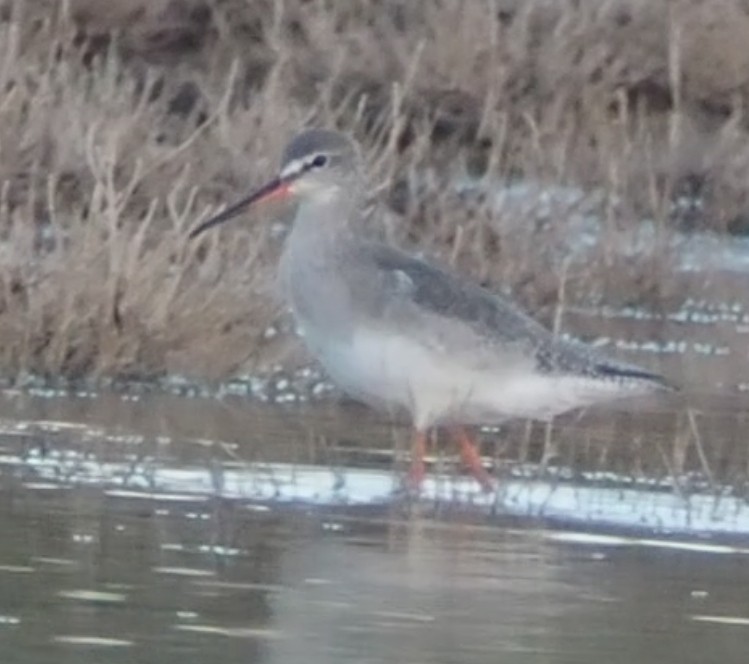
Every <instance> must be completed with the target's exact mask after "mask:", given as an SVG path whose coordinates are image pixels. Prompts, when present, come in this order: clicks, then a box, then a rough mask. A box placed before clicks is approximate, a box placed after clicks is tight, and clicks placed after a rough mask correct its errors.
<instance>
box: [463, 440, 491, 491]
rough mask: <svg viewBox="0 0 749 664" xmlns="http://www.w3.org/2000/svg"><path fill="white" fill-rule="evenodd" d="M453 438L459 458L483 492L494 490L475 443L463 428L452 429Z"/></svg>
mask: <svg viewBox="0 0 749 664" xmlns="http://www.w3.org/2000/svg"><path fill="white" fill-rule="evenodd" d="M453 436H455V439H456V440H457V441H458V446H459V448H460V458H461V459H462V461H463V463H464V464H465V466H466V467H467V468H468V470H469V471H470V472H471V475H473V476H474V477H475V478H476V480H477V481H478V483H479V484H480V485H481V488H482V489H483V490H484V491H493V490H494V481H493V480H492V477H491V475H489V473H488V472H487V471H486V468H484V466H483V464H482V463H481V456H480V455H479V452H478V449H476V442H475V441H474V440H473V438H471V436H470V435H469V434H468V432H467V431H466V430H465V429H464V428H463V427H456V428H455V429H453Z"/></svg>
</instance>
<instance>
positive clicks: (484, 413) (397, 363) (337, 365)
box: [308, 331, 627, 429]
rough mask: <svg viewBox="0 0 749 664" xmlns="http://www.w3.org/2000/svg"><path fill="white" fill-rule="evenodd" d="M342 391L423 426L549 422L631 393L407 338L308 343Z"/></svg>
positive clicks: (373, 336)
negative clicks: (480, 361)
mask: <svg viewBox="0 0 749 664" xmlns="http://www.w3.org/2000/svg"><path fill="white" fill-rule="evenodd" d="M308 342H309V343H310V346H311V348H312V350H313V351H314V352H315V354H316V355H318V357H319V359H320V360H321V361H322V363H323V364H324V366H325V368H326V369H327V371H328V372H329V374H330V375H331V377H332V378H333V380H334V381H335V382H336V383H337V385H338V386H339V387H340V388H342V389H343V390H345V391H346V392H348V393H349V394H351V396H354V397H356V398H359V399H361V400H363V401H365V402H367V403H370V404H371V405H374V406H376V407H380V408H387V409H393V410H395V409H405V410H406V411H408V412H409V413H410V414H411V416H412V418H413V421H414V425H415V426H416V427H417V428H420V429H424V428H428V427H431V426H436V425H447V424H496V423H499V422H501V421H503V420H506V419H510V418H515V417H520V418H531V419H547V418H549V417H552V416H553V415H556V414H558V413H561V412H564V411H567V410H570V409H573V408H578V407H581V406H585V405H589V404H591V403H594V402H596V401H600V400H603V399H607V398H612V397H614V396H619V395H622V394H624V393H625V392H627V390H626V389H623V388H622V387H621V386H620V385H617V384H616V383H614V382H613V381H602V380H593V379H590V378H585V377H553V376H546V375H543V374H539V373H536V372H535V371H534V370H533V366H532V363H531V362H530V361H529V362H528V363H526V364H518V363H517V362H515V363H513V366H512V368H509V367H508V369H507V370H506V371H502V369H501V368H497V367H496V365H495V367H494V368H493V369H492V370H488V369H484V368H481V367H474V366H471V365H470V364H469V363H465V364H464V363H462V362H461V361H460V359H461V358H460V357H457V358H456V357H450V356H447V355H444V354H441V353H439V352H438V351H434V350H431V349H429V348H427V347H425V346H423V345H421V344H418V343H415V342H414V341H412V340H410V339H407V338H405V337H402V336H395V335H391V336H385V335H383V334H379V333H377V332H374V331H371V332H370V331H357V332H356V334H355V335H354V336H353V338H352V340H351V343H349V344H345V345H337V344H336V343H331V342H330V341H329V340H326V339H324V338H319V339H308Z"/></svg>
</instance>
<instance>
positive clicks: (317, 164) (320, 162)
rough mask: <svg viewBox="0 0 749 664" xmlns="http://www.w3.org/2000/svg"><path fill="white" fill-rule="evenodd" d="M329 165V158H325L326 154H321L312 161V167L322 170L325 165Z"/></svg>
mask: <svg viewBox="0 0 749 664" xmlns="http://www.w3.org/2000/svg"><path fill="white" fill-rule="evenodd" d="M327 163H328V158H327V157H326V156H325V155H324V154H319V155H317V156H316V157H315V158H314V159H313V160H312V166H313V167H314V168H322V167H323V166H325V164H327Z"/></svg>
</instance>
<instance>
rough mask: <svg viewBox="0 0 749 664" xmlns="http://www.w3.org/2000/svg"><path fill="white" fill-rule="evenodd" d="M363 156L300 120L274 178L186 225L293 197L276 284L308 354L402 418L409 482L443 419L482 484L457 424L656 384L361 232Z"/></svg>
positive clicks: (546, 415)
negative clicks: (406, 422) (409, 436)
mask: <svg viewBox="0 0 749 664" xmlns="http://www.w3.org/2000/svg"><path fill="white" fill-rule="evenodd" d="M364 194H365V187H364V178H363V166H362V161H361V159H360V156H359V151H358V148H357V146H356V145H355V144H354V143H353V142H352V141H351V140H349V139H348V138H347V137H346V136H344V135H343V134H341V133H338V132H334V131H326V130H321V129H311V130H306V131H303V132H301V133H300V134H298V135H297V136H296V137H294V138H293V140H292V141H291V142H290V143H289V145H288V146H287V148H286V151H285V153H284V156H283V160H282V165H281V169H280V171H279V173H278V175H277V176H276V177H274V178H273V179H272V180H270V181H269V182H268V183H267V184H266V185H264V186H263V187H261V188H260V189H258V190H257V191H255V192H254V193H253V194H251V195H250V196H248V197H246V198H244V199H243V200H241V201H239V202H238V203H236V204H234V205H232V206H231V207H229V208H228V209H226V210H225V211H223V212H221V213H220V214H218V215H217V216H215V217H213V218H211V219H209V220H207V221H205V222H204V223H202V224H200V225H199V226H198V227H197V228H195V229H194V230H193V231H192V233H191V237H195V236H197V235H199V234H201V233H202V232H203V231H205V230H207V229H209V228H213V227H215V226H217V225H218V224H221V223H223V222H224V221H227V220H228V219H230V218H232V217H234V216H236V215H237V214H239V213H240V212H241V211H242V210H244V209H246V208H247V207H248V206H250V205H252V204H253V203H256V202H260V201H265V200H269V199H272V198H279V197H293V198H294V199H295V201H296V203H297V208H296V216H295V219H294V223H293V227H292V230H291V232H290V234H289V236H288V237H287V238H286V242H285V246H284V251H283V254H282V257H281V262H280V277H281V282H282V287H283V293H284V295H285V297H286V299H287V302H288V304H289V305H290V307H291V310H292V312H293V314H294V316H295V319H296V322H297V324H298V327H299V328H300V330H301V332H302V336H303V339H304V342H305V344H306V346H307V347H308V349H309V350H310V351H311V353H312V354H313V355H314V356H315V357H316V358H317V359H318V360H319V361H320V362H321V363H322V365H323V366H324V368H325V369H326V371H327V372H328V374H329V375H330V376H331V378H332V379H333V381H334V382H335V383H336V384H337V385H338V386H339V387H340V388H342V389H343V390H344V391H345V392H347V393H348V394H349V395H350V396H352V397H354V398H355V399H357V400H360V401H363V402H365V403H367V404H369V405H371V406H373V407H375V408H378V409H383V410H387V411H391V412H392V411H403V412H405V413H407V414H409V415H410V417H411V421H412V423H413V427H414V438H413V446H412V459H411V469H410V471H409V476H408V477H409V481H410V483H411V485H419V484H420V483H421V480H422V479H423V477H424V473H425V466H424V454H425V451H426V442H427V435H428V432H429V431H430V430H431V429H433V428H435V427H444V428H446V429H448V430H449V431H450V432H451V434H452V436H453V437H454V439H455V441H456V442H457V443H458V445H459V449H460V454H461V458H462V460H463V462H464V463H465V465H466V466H467V467H468V468H469V470H470V471H471V473H472V474H473V475H474V477H476V479H477V480H478V481H479V482H480V483H481V485H482V486H483V487H484V488H485V489H487V490H489V489H491V487H492V486H493V483H492V480H491V477H490V475H489V473H488V472H487V471H486V470H485V468H484V467H483V465H482V463H481V458H480V456H479V454H478V451H477V448H476V445H475V443H474V440H473V438H472V437H471V435H470V434H469V432H468V427H471V426H476V425H488V424H498V423H501V422H504V421H505V420H508V419H510V418H530V419H541V420H548V419H550V418H552V417H553V416H555V415H557V414H560V413H563V412H565V411H568V410H571V409H574V408H580V407H585V406H590V405H592V404H595V403H598V402H602V401H607V400H611V399H615V398H618V397H623V396H635V395H644V394H648V393H651V392H655V391H658V390H663V389H668V385H667V384H666V382H665V381H664V379H663V378H661V377H660V376H658V375H656V374H654V373H651V372H649V371H646V370H644V369H641V368H638V367H636V366H632V365H629V364H625V363H622V362H618V361H616V360H613V359H610V358H608V357H606V356H605V355H603V354H602V353H600V352H598V351H597V350H595V349H593V348H590V347H588V346H585V345H583V344H581V343H577V342H572V341H567V340H563V339H560V338H558V337H555V336H554V335H553V334H552V333H551V332H549V331H548V330H547V329H546V328H544V327H543V326H541V325H540V324H539V323H537V322H536V321H534V320H532V319H531V318H530V317H528V316H527V315H526V314H525V313H523V311H521V310H520V309H519V308H518V306H516V305H515V304H514V303H513V302H511V301H509V300H508V299H506V298H504V297H502V296H500V295H497V294H496V293H493V292H491V291H489V290H487V289H485V288H482V287H481V286H479V285H477V284H475V283H472V282H471V281H470V280H468V279H466V278H463V277H461V276H459V275H457V274H454V273H452V272H450V271H448V270H446V269H445V268H442V267H439V266H437V265H434V264H432V263H429V262H425V261H423V260H419V259H417V258H415V257H413V256H411V255H409V254H407V253H405V252H403V251H401V250H399V249H396V248H395V247H392V246H389V245H387V244H382V243H379V242H375V241H373V240H371V239H370V238H369V237H368V236H367V234H366V233H365V232H363V230H364V229H363V226H364V224H365V223H371V221H372V220H371V219H368V220H367V219H365V215H364Z"/></svg>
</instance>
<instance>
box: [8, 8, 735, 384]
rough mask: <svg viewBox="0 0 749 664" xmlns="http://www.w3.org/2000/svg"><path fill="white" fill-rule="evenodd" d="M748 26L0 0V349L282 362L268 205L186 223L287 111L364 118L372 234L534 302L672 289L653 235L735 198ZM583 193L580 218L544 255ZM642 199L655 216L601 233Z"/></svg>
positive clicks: (114, 361) (80, 360) (12, 365)
mask: <svg viewBox="0 0 749 664" xmlns="http://www.w3.org/2000/svg"><path fill="white" fill-rule="evenodd" d="M588 5H590V6H588ZM746 43H749V7H747V6H746V3H743V2H740V1H739V0H735V1H731V0H704V1H702V2H698V1H696V0H695V1H692V2H686V1H684V2H672V3H650V2H644V1H643V2H637V1H623V0H614V1H609V2H606V1H602V2H596V3H580V4H579V6H578V5H577V4H575V3H566V2H558V1H555V2H549V1H545V0H539V1H537V2H533V1H531V2H528V1H527V0H526V1H523V2H520V1H518V2H513V1H510V0H500V1H499V2H468V1H466V2H444V3H443V2H428V3H426V2H422V3H413V2H407V1H403V0H401V1H397V0H388V1H386V2H373V1H365V0H356V1H353V2H348V3H334V2H323V1H307V2H302V1H292V0H288V1H287V2H281V1H276V2H273V1H271V0H267V1H258V2H245V1H239V0H225V1H222V0H215V1H214V2H210V1H198V0H172V1H171V2H166V1H160V2H159V1H157V2H150V3H141V2H137V1H136V0H116V1H115V2H105V1H104V0H71V2H68V3H67V4H60V3H57V2H51V1H45V0H37V1H35V2H28V1H26V2H23V1H21V0H15V1H14V0H10V1H7V0H6V1H5V2H3V3H0V90H2V96H0V373H1V374H3V375H4V376H6V377H20V376H24V375H26V374H30V373H31V374H37V375H44V376H65V377H68V378H76V377H97V376H99V377H113V376H116V377H127V376H135V377H138V378H143V377H151V376H160V375H164V374H167V373H178V374H186V375H189V376H191V377H195V378H199V379H209V380H211V379H218V378H222V377H225V376H227V375H230V374H232V373H237V372H248V371H253V370H255V369H257V368H262V367H265V366H268V365H269V364H272V363H275V362H279V361H288V362H293V361H294V360H295V359H296V358H297V357H299V355H298V353H297V352H296V350H295V347H294V345H293V342H290V341H289V340H288V336H289V335H287V334H284V333H282V334H275V335H269V334H268V333H267V330H268V327H269V326H270V325H278V324H279V320H280V321H281V325H283V317H282V316H281V314H282V312H281V309H280V307H279V306H278V304H277V303H276V301H275V299H274V296H273V271H274V266H275V261H276V257H277V254H278V251H279V249H280V239H279V237H278V235H279V234H278V233H277V232H276V231H278V229H279V226H278V224H276V225H273V224H272V223H270V222H269V221H268V220H265V219H260V218H257V219H255V220H254V222H251V221H250V220H249V219H247V220H244V221H240V222H238V223H236V224H234V225H233V226H232V227H231V229H229V228H227V230H225V231H224V232H223V233H221V234H218V233H217V234H214V235H213V236H212V237H211V238H210V239H207V240H206V242H205V243H203V244H200V245H197V244H190V243H188V242H187V240H186V231H187V230H188V229H189V228H190V227H192V226H193V225H194V224H195V223H197V221H199V220H200V219H202V218H204V217H205V215H206V214H208V213H209V212H210V211H212V210H214V209H215V208H216V206H218V205H220V204H222V203H225V202H228V201H229V200H231V199H232V198H234V197H235V196H236V195H237V194H239V193H240V192H244V191H245V190H246V189H247V188H248V187H249V186H251V185H252V184H253V183H256V182H258V181H259V180H261V179H264V178H265V177H267V176H268V174H270V173H271V172H273V170H274V169H275V167H276V165H277V159H278V155H279V153H280V151H281V149H282V147H283V144H284V143H285V141H286V140H287V138H288V137H289V135H290V134H291V133H292V132H293V131H295V130H296V129H297V128H298V127H299V126H301V125H302V124H305V123H306V124H317V125H323V126H337V127H339V128H342V129H345V130H347V131H351V132H352V133H354V134H355V135H356V136H357V137H358V138H359V139H360V140H361V141H362V142H363V144H364V145H365V147H366V153H367V155H368V163H369V166H370V174H371V182H372V198H373V200H375V201H376V202H377V203H378V204H379V205H380V207H381V209H382V211H383V212H384V214H385V219H386V221H387V224H386V229H385V232H386V233H387V234H388V235H389V236H390V238H391V239H392V240H393V241H394V242H398V243H402V244H405V245H407V246H409V245H410V246H413V245H418V247H419V248H421V249H424V250H425V251H428V252H432V253H434V254H436V255H438V256H441V257H442V259H444V260H446V261H450V262H453V263H454V264H456V265H457V266H459V267H460V269H462V270H464V271H466V272H471V273H472V274H474V275H475V276H476V277H477V278H479V279H481V280H482V281H483V282H484V283H487V284H491V285H492V286H494V287H496V288H510V289H512V290H513V292H514V293H515V295H516V297H518V298H519V299H520V300H521V301H522V302H523V303H524V304H525V305H526V306H528V307H529V308H530V309H531V310H533V311H534V312H535V313H536V314H537V315H538V316H539V317H540V318H541V319H543V320H545V321H546V322H547V323H551V322H553V321H554V320H555V318H557V314H558V313H559V311H560V310H561V309H560V307H564V306H566V305H567V304H569V303H574V302H580V301H582V300H585V299H590V298H593V299H596V300H603V301H606V302H611V303H613V304H621V303H628V304H633V303H640V304H646V305H648V306H654V305H655V306H660V305H664V306H665V305H667V304H668V303H670V302H678V301H679V300H680V299H681V298H683V297H684V293H682V292H681V290H680V286H679V285H678V283H677V282H676V281H675V280H673V279H671V278H670V277H669V275H670V272H669V270H670V266H671V261H672V255H671V251H672V250H671V249H669V247H670V246H671V245H669V244H668V242H667V240H668V237H669V235H670V234H671V233H673V232H674V231H675V230H682V231H683V230H687V231H689V230H692V229H695V228H697V229H709V230H715V231H717V232H719V233H741V232H743V231H744V230H746V228H747V227H748V226H749V221H748V220H749V217H747V212H748V208H747V189H746V182H747V181H749V124H748V123H747V118H746V117H745V114H744V110H743V109H745V108H746V107H747V101H749V51H747V49H746V48H745V44H746ZM461 178H462V179H464V180H465V179H466V178H469V179H473V180H474V181H475V179H476V178H480V179H481V180H480V181H482V182H488V183H495V182H504V183H507V182H518V181H524V182H533V183H535V184H536V185H537V186H539V187H541V190H543V189H547V188H551V187H558V186H565V187H570V188H574V191H576V192H580V193H579V195H577V197H576V198H575V200H574V202H573V203H570V202H569V201H561V200H557V199H554V198H552V199H551V202H549V201H548V200H547V201H546V202H544V206H545V209H543V210H540V209H539V206H538V205H535V204H534V205H530V206H523V207H522V209H520V210H519V209H518V208H517V206H515V207H513V206H505V207H502V206H497V205H495V204H494V203H493V202H492V201H491V199H490V197H489V196H487V195H485V193H483V194H482V193H481V191H480V190H476V191H474V192H473V193H472V194H470V195H469V194H465V193H464V194H463V195H458V194H457V193H456V192H455V191H454V188H452V187H449V186H446V184H447V183H453V182H456V181H457V180H460V179H461ZM484 191H485V190H484ZM695 200H698V201H699V202H698V203H696V202H695ZM581 211H584V213H585V215H586V216H587V217H594V216H597V217H599V218H600V219H601V224H602V229H603V232H601V233H600V234H599V235H598V236H597V239H596V242H595V243H594V244H593V245H592V246H590V247H588V248H586V250H585V254H584V256H583V257H581V258H580V257H579V259H578V260H575V261H567V260H561V261H559V260H558V259H557V253H558V251H559V247H560V243H561V242H562V241H566V240H568V239H569V237H568V232H569V228H570V226H569V225H566V224H565V221H569V220H572V219H574V218H576V216H579V215H580V214H581ZM266 215H267V216H271V217H275V218H277V219H281V220H283V219H284V218H285V217H288V211H286V210H282V209H274V210H268V211H266V213H264V216H266ZM642 219H649V220H651V221H652V222H653V225H654V228H655V229H656V232H655V234H654V236H653V237H654V239H653V241H652V242H651V243H649V245H648V246H647V247H645V248H644V249H643V251H642V252H641V253H640V254H639V255H637V256H623V255H621V254H619V253H617V252H616V251H614V250H613V249H615V247H616V244H617V243H618V242H620V241H622V237H625V236H626V233H627V232H628V230H629V229H631V228H632V227H634V226H635V225H637V224H638V223H639V222H640V220H642ZM550 266H551V267H550ZM279 316H281V318H280V319H279Z"/></svg>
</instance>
